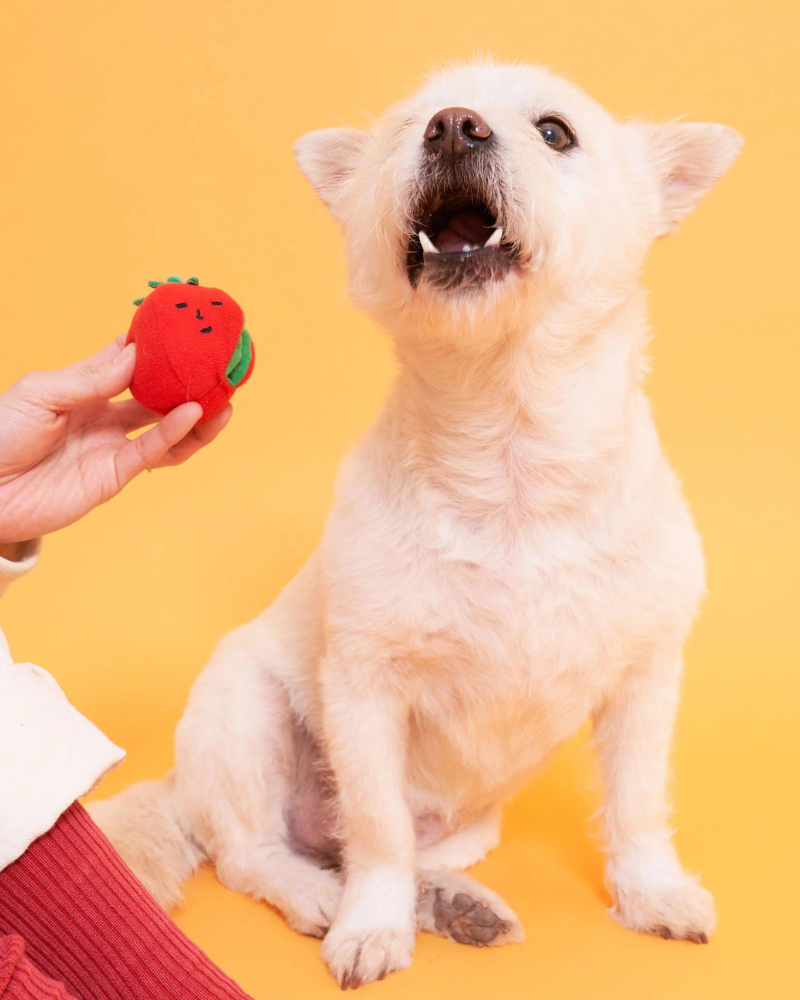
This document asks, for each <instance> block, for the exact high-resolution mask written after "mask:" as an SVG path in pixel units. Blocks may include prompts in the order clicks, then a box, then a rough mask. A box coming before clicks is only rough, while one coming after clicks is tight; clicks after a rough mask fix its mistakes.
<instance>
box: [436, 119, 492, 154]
mask: <svg viewBox="0 0 800 1000" xmlns="http://www.w3.org/2000/svg"><path fill="white" fill-rule="evenodd" d="M491 134H492V130H491V129H490V128H489V126H488V125H487V124H486V122H485V121H484V120H483V118H481V116H480V115H479V114H478V112H477V111H470V109H469V108H445V109H444V110H443V111H437V112H436V114H435V115H434V116H433V118H431V120H430V121H429V122H428V127H427V128H426V129H425V145H426V147H427V148H428V151H429V152H430V153H432V154H439V153H440V154H442V155H444V156H446V157H447V158H448V159H450V160H455V159H456V157H459V156H464V155H465V154H466V153H474V152H475V150H476V149H479V148H480V147H481V146H482V145H483V143H485V142H486V140H487V139H488V138H489V136H490V135H491Z"/></svg>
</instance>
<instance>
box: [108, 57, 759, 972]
mask: <svg viewBox="0 0 800 1000" xmlns="http://www.w3.org/2000/svg"><path fill="white" fill-rule="evenodd" d="M453 105H457V106H464V107H468V108H473V109H475V110H476V111H478V112H479V113H480V114H481V115H483V117H484V118H485V119H486V121H487V122H489V124H490V125H491V128H492V129H493V131H494V133H495V136H496V137H497V140H498V141H499V146H498V153H497V157H496V162H495V164H494V168H493V169H494V170H495V177H494V181H495V182H496V184H497V185H498V190H500V189H502V191H503V192H504V203H503V209H502V219H501V221H502V223H503V225H504V229H505V233H506V235H507V238H509V239H512V240H514V241H515V242H516V244H517V245H518V246H519V247H520V249H521V252H522V257H521V260H522V266H521V267H520V268H518V269H517V271H515V272H514V273H511V274H510V275H509V276H508V277H507V278H505V279H504V280H502V281H499V282H496V283H494V284H490V285H487V286H485V287H484V288H483V290H482V291H480V292H470V293H464V294H461V293H445V292H438V291H435V290H426V289H425V287H424V286H422V287H420V289H418V290H414V289H413V288H412V287H411V285H410V284H409V281H408V278H407V275H406V272H405V267H404V260H405V257H404V254H405V247H406V245H407V239H408V236H409V232H410V230H409V227H410V225H411V222H410V219H409V204H410V199H411V198H412V197H413V195H414V192H415V188H416V185H417V184H418V178H419V170H420V157H421V142H422V132H423V130H424V128H425V125H426V123H427V121H428V119H429V118H430V117H431V115H432V114H433V113H434V112H436V111H438V110H439V109H441V108H445V107H449V106H453ZM545 113H558V114H559V115H560V116H562V117H566V118H567V119H568V121H569V122H570V123H571V124H572V126H573V127H574V129H575V132H576V133H577V135H578V138H579V148H578V149H577V150H576V151H575V152H574V153H571V154H569V155H568V156H560V155H559V154H558V153H556V152H554V151H553V150H551V149H549V148H547V147H546V146H545V145H544V144H543V142H542V141H541V138H540V137H539V135H538V133H537V132H536V130H535V128H534V127H533V124H532V122H533V121H535V120H536V119H537V118H539V117H541V116H542V115H544V114H545ZM740 146H741V139H740V137H739V136H738V135H737V134H736V133H735V132H733V130H731V129H728V128H726V127H724V126H721V125H703V124H675V123H673V124H667V125H649V124H645V123H640V122H626V123H622V122H619V121H618V120H616V119H614V118H613V117H612V116H611V115H609V114H608V113H607V112H606V111H604V110H603V109H602V108H601V107H599V106H598V105H597V104H596V103H595V102H594V101H592V100H591V99H590V98H588V97H587V96H586V95H584V94H583V93H581V92H580V91H579V90H578V89H577V88H575V87H573V86H572V85H570V84H568V83H566V82H565V81H563V80H561V79H558V78H557V77H555V76H552V75H551V74H549V73H547V72H546V71H544V70H541V69H537V68H530V67H523V66H501V65H494V64H491V63H481V64H472V65H465V66H463V67H459V68H456V69H453V70H450V71H447V72H444V73H442V74H441V75H438V76H436V77H434V78H433V79H432V80H431V81H430V82H429V83H428V85H427V86H425V87H424V89H422V91H421V92H419V93H418V94H416V96H414V97H413V98H411V99H409V100H407V101H404V102H403V103H402V104H400V105H399V106H398V107H396V108H395V109H393V110H391V111H390V112H389V113H388V114H387V115H386V116H385V117H383V118H382V119H380V120H379V121H378V123H377V124H376V125H375V126H374V128H372V129H371V130H369V131H365V132H362V131H357V130H350V129H330V130H324V131H322V132H316V133H311V134H310V135H308V136H306V137H305V138H304V139H302V140H301V141H300V142H299V143H298V145H297V158H298V161H299V163H300V166H301V168H302V169H303V170H304V172H305V173H306V175H307V176H308V177H309V179H310V181H311V183H312V184H313V185H314V186H315V188H316V189H317V191H318V192H319V194H320V195H321V197H322V198H323V200H324V201H325V202H326V203H327V204H328V205H329V207H330V209H331V211H332V213H333V215H334V216H335V218H336V219H337V220H338V222H339V223H340V225H341V228H342V231H343V234H344V239H345V243H346V247H347V254H348V260H349V273H350V291H351V294H352V297H353V298H354V300H355V301H356V302H357V303H358V304H360V305H361V306H362V307H363V308H364V309H366V310H367V311H368V312H369V313H370V314H371V315H372V316H374V317H376V318H377V319H378V320H379V321H380V322H381V323H382V324H383V325H384V327H385V328H386V329H387V330H388V332H389V333H390V334H391V336H392V337H393V339H394V343H395V345H396V352H397V357H398V359H399V363H400V374H399V376H398V378H397V381H396V383H395V385H394V387H393V389H392V392H391V394H390V396H389V398H388V400H387V402H386V405H385V408H384V410H383V412H382V414H381V415H380V417H379V418H378V420H377V421H376V423H375V425H374V426H373V427H372V429H371V430H370V431H369V433H368V434H367V435H366V437H365V438H364V440H363V441H362V442H361V443H360V444H359V445H358V447H356V448H355V450H354V451H353V452H352V454H351V455H350V456H349V457H348V458H347V460H346V462H345V463H344V466H343V469H342V472H341V476H340V479H339V485H338V495H337V500H336V503H335V506H334V508H333V510H332V513H331V515H330V519H329V521H328V525H327V530H326V532H325V537H324V540H323V542H322V544H321V546H320V548H319V550H318V551H317V552H316V553H315V554H314V555H313V556H312V557H311V559H310V560H309V562H308V563H307V565H306V566H305V568H304V569H303V570H302V571H301V572H300V573H299V574H298V576H297V577H296V578H295V579H294V580H293V581H292V582H291V583H290V584H289V585H288V586H287V587H286V589H285V590H284V592H283V593H282V594H281V595H280V596H279V597H278V599H277V600H276V601H275V602H274V604H273V605H272V606H271V607H270V608H268V609H267V610H266V611H265V612H264V613H263V614H262V615H261V616H260V617H259V618H257V619H256V620H255V621H253V622H251V623H249V624H247V625H244V626H243V627H241V628H239V629H237V630H236V631H234V632H232V633H231V634H230V635H228V636H227V637H226V638H225V639H223V640H222V642H221V643H220V645H219V647H218V648H217V650H216V652H215V653H214V656H213V658H212V660H211V662H210V663H209V665H208V666H207V667H206V669H205V671H204V672H203V673H202V674H201V676H200V677H199V679H198V681H197V683H196V684H195V686H194V689H193V691H192V694H191V697H190V700H189V704H188V707H187V710H186V713H185V715H184V717H183V720H182V721H181V723H180V726H179V728H178V733H177V745H176V771H175V774H174V776H173V777H171V778H170V784H169V785H168V786H165V787H166V791H165V788H160V787H158V786H155V787H153V788H151V789H150V791H149V792H148V791H145V792H141V793H138V792H128V793H125V794H124V795H123V796H122V797H120V799H118V800H115V801H112V802H111V803H110V804H105V805H103V806H101V807H100V808H99V809H98V811H97V813H96V815H97V816H98V818H99V819H100V821H101V823H102V824H103V825H104V826H106V828H107V829H108V830H109V832H110V833H111V836H112V838H113V839H114V841H115V843H116V844H117V846H118V847H119V849H120V850H121V851H122V853H123V854H124V856H125V857H127V858H128V860H129V861H130V862H131V863H132V864H133V866H134V868H135V869H136V870H137V871H138V872H139V873H140V875H142V876H143V877H144V878H145V881H146V882H147V884H148V885H149V886H150V888H151V889H152V891H153V892H154V893H155V894H156V895H157V897H158V898H159V899H161V900H162V901H164V902H170V901H172V900H174V899H175V898H176V895H177V893H178V889H179V884H180V882H181V881H182V880H183V879H184V878H185V876H186V875H187V873H188V871H190V870H191V868H192V866H193V865H194V864H196V862H197V859H198V858H199V857H200V856H201V855H202V856H203V857H205V858H207V859H209V860H210V861H212V862H213V863H214V864H215V865H216V867H217V871H218V874H219V877H220V878H221V879H222V881H223V882H225V883H226V884H227V885H229V886H231V887H233V888H236V889H240V890H242V891H243V892H248V893H250V894H252V895H254V896H256V897H258V898H261V899H265V900H267V901H268V902H270V903H271V904H273V905H274V906H276V907H278V908H279V909H280V910H282V911H283V913H284V914H285V915H286V918H287V920H288V921H289V923H290V924H291V925H292V926H293V927H295V928H297V929H298V930H300V931H303V932H306V933H312V934H319V935H322V934H324V935H325V937H324V942H323V946H322V952H323V957H324V959H325V961H326V962H327V963H328V965H329V967H330V969H331V971H332V972H333V974H334V975H335V976H336V977H337V978H338V979H339V980H340V982H342V983H343V984H344V985H348V984H349V985H358V984H359V983H360V982H367V981H369V980H372V979H375V978H379V977H381V976H382V975H383V974H385V973H386V972H387V971H391V970H393V969H400V968H403V967H404V966H407V965H408V964H409V962H410V961H411V955H412V951H413V948H414V936H415V924H418V925H419V926H420V927H423V928H428V929H435V928H434V922H433V919H432V917H431V911H430V900H431V898H433V897H434V896H435V894H436V892H437V889H438V891H439V892H440V893H445V894H446V893H452V892H455V891H458V889H457V886H458V884H460V883H459V882H458V880H459V879H465V876H460V875H458V874H457V871H458V870H460V869H462V868H465V867H467V866H469V865H471V864H473V863H474V862H476V861H477V860H479V859H480V858H481V857H483V856H484V854H485V853H486V851H488V850H489V849H491V848H492V847H494V846H495V845H496V844H497V842H498V838H499V804H500V803H501V802H502V801H503V800H506V799H507V798H508V797H509V796H511V795H513V794H514V792H515V791H516V790H517V789H519V788H520V787H521V786H522V785H524V784H525V782H527V781H529V780H530V778H531V776H532V775H534V774H535V773H536V772H537V771H538V770H539V769H540V768H541V767H542V766H543V765H544V764H545V762H546V761H547V759H548V757H549V756H550V755H551V753H552V752H553V750H554V749H555V748H556V747H557V746H558V745H559V744H560V743H562V742H563V741H564V740H565V739H566V738H567V737H569V736H570V735H571V734H573V733H574V732H575V731H576V730H577V729H578V727H579V726H580V725H581V724H582V723H583V721H584V720H585V719H586V718H587V717H589V716H591V717H592V718H593V719H594V723H595V732H596V739H597V744H598V747H599V752H600V758H601V762H602V769H603V773H604V778H605V784H606V806H605V836H606V842H607V852H608V862H607V877H608V885H609V889H610V892H611V894H612V896H613V901H614V907H613V911H612V912H613V915H614V917H615V918H616V919H617V920H618V921H619V922H620V923H621V924H623V925H624V926H626V927H630V928H633V929H635V930H640V931H649V932H651V933H660V934H663V935H665V936H670V935H671V936H674V937H689V938H692V939H694V940H703V939H704V936H705V935H707V934H708V933H710V932H711V930H712V929H713V927H714V923H715V916H714V906H713V903H712V899H711V896H710V895H709V893H708V892H707V891H706V890H705V889H704V888H702V887H701V886H700V885H699V883H698V881H697V879H696V878H695V877H693V876H691V875H689V874H687V873H686V872H685V871H684V869H683V868H682V866H681V864H680V862H679V860H678V858H677V856H676V853H675V849H674V847H673V845H672V842H671V837H670V827H669V810H668V805H667V779H668V754H669V745H670V739H671V735H672V728H673V719H674V715H675V710H676V705H677V700H678V685H679V679H680V674H681V649H682V646H683V643H684V640H685V638H686V635H687V632H688V630H689V628H690V625H691V623H692V620H693V618H694V616H695V613H696V611H697V608H698V605H699V602H700V600H701V597H702V594H703V590H704V570H703V559H702V554H701V549H700V543H699V539H698V536H697V532H696V531H695V528H694V526H693V523H692V519H691V517H690V515H689V512H688V510H687V507H686V504H685V502H684V500H683V498H682V496H681V492H680V488H679V486H678V483H677V481H676V478H675V476H674V474H673V472H672V471H671V469H670V467H669V465H668V464H667V462H666V460H665V458H664V456H663V454H662V451H661V448H660V445H659V441H658V436H657V434H656V430H655V427H654V425H653V420H652V416H651V413H650V408H649V406H648V403H647V400H646V399H645V396H644V394H643V390H642V383H643V377H644V373H645V370H646V364H647V362H646V356H645V345H646V341H647V337H648V329H647V321H646V316H645V303H644V296H643V293H642V292H641V291H640V289H639V285H638V278H639V271H640V268H641V265H642V262H643V260H644V257H645V254H646V252H647V248H648V246H649V244H650V243H651V241H652V240H653V239H655V238H656V237H658V236H661V235H663V234H665V233H666V232H668V231H669V230H671V229H672V228H674V226H675V225H676V224H677V223H678V222H679V221H680V219H681V218H682V217H683V216H684V215H685V214H686V213H687V212H689V211H690V210H691V209H692V208H693V207H694V205H695V203H696V202H697V201H698V200H699V198H700V197H701V195H702V194H704V193H705V191H706V190H707V189H708V188H710V187H711V185H712V184H713V183H714V182H715V181H716V180H717V179H718V178H719V177H720V176H721V175H722V174H723V173H724V171H725V170H726V169H727V168H728V166H729V165H730V164H731V163H732V162H733V160H734V159H735V157H736V155H737V154H738V152H739V149H740ZM298 726H302V728H303V731H304V732H306V733H307V734H310V738H311V739H312V740H313V741H315V745H317V746H318V747H319V752H320V754H321V758H322V761H323V766H325V767H326V768H328V769H330V772H331V774H332V777H333V781H334V782H335V789H336V795H335V803H334V807H333V808H334V812H335V816H333V817H331V815H330V814H328V815H327V816H326V817H323V816H322V814H320V816H321V818H320V822H323V819H324V820H325V822H328V823H329V824H332V826H333V828H334V829H335V830H336V832H337V833H338V835H339V836H340V837H341V841H342V843H343V850H344V869H343V871H344V874H339V873H338V872H337V871H336V870H332V869H324V868H322V867H320V866H319V864H318V863H317V862H315V861H314V859H313V858H311V857H309V856H306V855H303V854H301V853H299V852H298V851H296V850H295V849H294V847H293V844H292V839H291V836H290V831H289V829H288V826H287V823H288V821H287V816H288V815H289V813H290V811H291V808H292V802H293V797H294V796H295V794H296V784H297V779H296V773H295V772H296V752H295V749H294V746H295V744H294V740H295V736H294V735H293V734H295V735H296V733H297V732H298ZM147 798H150V799H151V800H152V802H153V803H154V805H152V806H150V807H147V808H145V807H144V806H143V804H142V801H143V799H147ZM327 808H330V807H327ZM148 814H149V816H150V819H149V821H148V819H147V816H148ZM421 830H424V831H426V832H425V843H424V844H423V843H422V842H421V840H420V838H421V836H422V834H421V833H420V831H421ZM431 831H433V833H431ZM418 841H420V842H419V843H418ZM187 845H189V846H187ZM423 869H425V871H422V870H423ZM443 869H454V870H456V871H449V872H446V871H442V872H441V874H439V875H437V870H443ZM437 878H439V879H440V883H437ZM415 880H416V883H418V884H416V885H415ZM453 880H455V888H454V882H453ZM463 885H464V887H465V888H464V890H463V891H464V892H465V893H467V894H470V893H471V894H472V896H473V897H475V896H476V893H477V895H478V896H480V893H481V892H482V891H483V892H485V893H486V895H485V900H484V901H485V903H486V905H487V906H491V905H493V904H494V905H495V906H496V907H504V906H505V904H502V902H501V901H498V900H497V898H496V897H494V896H493V894H489V893H488V891H485V890H481V889H480V887H476V886H475V884H474V883H471V882H469V883H468V882H464V883H463ZM432 894H433V896H432ZM448 898H449V897H448ZM415 908H416V911H417V913H416V917H415ZM502 918H503V920H505V921H506V922H507V924H508V926H509V931H508V934H507V935H506V936H505V937H504V940H518V939H519V938H520V937H521V930H520V928H519V926H518V923H517V922H516V918H514V916H513V914H512V913H511V911H509V910H507V908H505V909H504V911H503V913H502ZM326 931H327V933H326Z"/></svg>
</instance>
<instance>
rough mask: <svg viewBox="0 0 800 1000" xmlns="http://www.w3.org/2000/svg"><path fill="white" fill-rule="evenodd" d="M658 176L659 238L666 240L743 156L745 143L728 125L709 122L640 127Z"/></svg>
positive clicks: (671, 123)
mask: <svg viewBox="0 0 800 1000" xmlns="http://www.w3.org/2000/svg"><path fill="white" fill-rule="evenodd" d="M636 128H638V129H641V130H642V131H643V133H644V141H645V145H646V155H647V159H648V160H649V162H650V164H651V166H652V168H653V169H654V171H655V174H656V181H657V183H658V187H659V192H660V197H661V208H660V213H659V219H658V228H657V232H656V235H657V236H666V235H667V233H670V232H672V230H673V229H675V227H676V226H677V225H678V223H679V222H680V221H681V220H682V219H683V218H684V217H685V216H687V215H688V214H689V212H691V211H692V209H693V208H694V207H695V205H696V204H697V203H698V202H699V201H700V199H701V198H702V197H703V195H704V194H705V193H706V192H707V191H709V190H710V189H711V188H712V187H713V186H714V185H715V184H716V183H717V181H718V180H719V179H720V177H722V175H723V174H724V173H725V171H726V170H727V169H728V168H729V167H730V166H731V164H732V163H733V161H734V160H735V159H736V157H737V156H738V155H739V153H740V152H741V149H742V146H743V144H744V139H743V138H742V137H741V136H740V135H739V133H738V132H737V131H736V130H735V129H732V128H729V127H728V126H727V125H711V124H706V123H705V122H669V123H666V124H663V125H644V124H637V125H636Z"/></svg>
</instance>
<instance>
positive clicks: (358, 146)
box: [294, 128, 368, 215]
mask: <svg viewBox="0 0 800 1000" xmlns="http://www.w3.org/2000/svg"><path fill="white" fill-rule="evenodd" d="M367 139H368V134H367V133H366V132H362V131H361V130H360V129H357V128H322V129H318V130H317V131H316V132H308V133H307V134H306V135H304V136H302V138H300V139H298V140H297V142H296V143H295V144H294V155H295V159H296V160H297V164H298V166H299V167H300V169H301V170H302V171H303V173H304V174H305V175H306V177H307V178H308V179H309V181H310V182H311V186H312V187H313V188H314V190H315V191H316V192H317V194H318V195H319V196H320V198H322V200H323V201H324V202H325V204H326V205H327V206H328V208H330V209H331V211H332V212H333V214H334V215H336V214H337V213H336V205H337V202H338V201H339V198H340V196H341V194H342V191H343V190H344V188H345V186H346V184H347V182H348V181H349V180H350V178H351V177H352V175H353V172H354V171H355V169H356V166H357V165H358V162H359V160H360V159H361V156H362V154H363V152H364V149H365V147H366V144H367Z"/></svg>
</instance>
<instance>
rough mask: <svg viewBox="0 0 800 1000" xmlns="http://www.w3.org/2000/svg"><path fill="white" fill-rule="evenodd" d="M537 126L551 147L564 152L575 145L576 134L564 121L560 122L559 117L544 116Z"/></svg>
mask: <svg viewBox="0 0 800 1000" xmlns="http://www.w3.org/2000/svg"><path fill="white" fill-rule="evenodd" d="M536 128H538V129H539V133H540V134H541V136H542V138H543V139H544V141H545V142H546V143H547V145H548V146H549V147H550V148H551V149H557V150H558V151H559V152H563V151H564V150H565V149H569V148H570V146H574V145H575V136H574V135H573V134H572V132H570V130H569V128H568V127H567V126H566V125H565V124H564V122H560V121H559V120H558V119H557V118H542V120H541V121H538V122H537V123H536Z"/></svg>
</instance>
